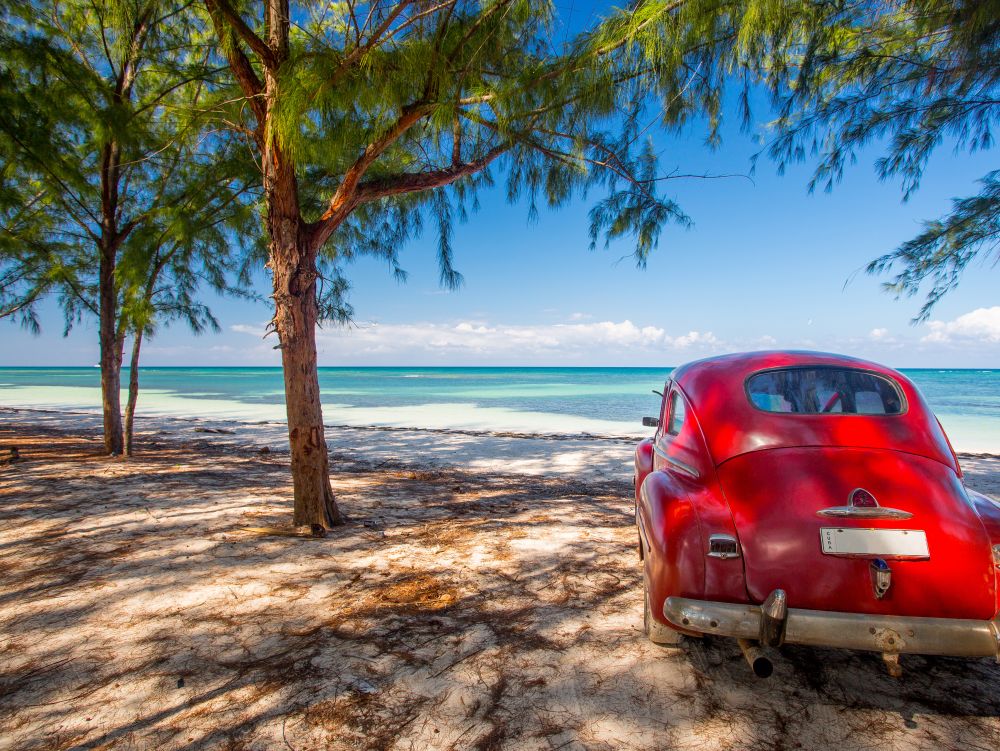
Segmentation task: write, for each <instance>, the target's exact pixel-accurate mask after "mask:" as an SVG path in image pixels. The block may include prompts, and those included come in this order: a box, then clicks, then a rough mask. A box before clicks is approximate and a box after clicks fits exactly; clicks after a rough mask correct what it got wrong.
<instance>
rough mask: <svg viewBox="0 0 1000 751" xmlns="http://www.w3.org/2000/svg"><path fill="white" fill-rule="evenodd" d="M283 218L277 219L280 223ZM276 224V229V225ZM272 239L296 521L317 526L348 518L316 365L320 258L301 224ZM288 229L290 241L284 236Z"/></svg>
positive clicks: (276, 318) (316, 528)
mask: <svg viewBox="0 0 1000 751" xmlns="http://www.w3.org/2000/svg"><path fill="white" fill-rule="evenodd" d="M278 223H282V222H275V223H273V224H278ZM273 224H272V229H277V228H274V227H273ZM275 234H276V235H277V237H275V235H272V238H274V239H272V241H271V269H272V273H273V274H274V301H275V311H274V326H275V330H276V331H277V334H278V340H279V343H280V347H281V366H282V370H283V371H284V376H285V408H286V411H287V414H288V441H289V444H290V446H291V452H292V483H293V486H294V492H295V514H294V523H295V524H296V525H309V526H310V527H312V528H313V530H314V531H315V532H320V531H322V530H326V529H329V528H331V527H334V526H336V525H338V524H342V523H343V518H342V517H341V514H340V510H339V509H338V508H337V502H336V501H335V500H334V497H333V490H332V489H331V487H330V460H329V453H328V451H327V447H326V434H325V431H324V429H323V407H322V404H321V403H320V394H319V372H318V371H317V368H316V318H317V312H318V311H317V305H316V260H315V255H314V254H313V253H312V252H310V250H309V249H308V244H307V243H306V242H304V241H303V240H302V239H301V238H300V237H299V234H300V230H299V228H297V227H296V230H295V231H294V232H293V233H290V234H293V235H294V236H295V238H294V241H292V242H288V241H289V240H292V238H290V237H288V236H287V235H286V234H285V233H282V232H277V233H275ZM282 235H285V238H284V239H285V242H282Z"/></svg>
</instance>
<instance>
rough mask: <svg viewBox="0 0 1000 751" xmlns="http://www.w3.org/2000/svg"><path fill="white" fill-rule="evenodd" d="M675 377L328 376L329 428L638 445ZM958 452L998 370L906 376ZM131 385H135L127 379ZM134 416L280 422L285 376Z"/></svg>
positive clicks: (78, 376) (579, 373) (22, 375)
mask: <svg viewBox="0 0 1000 751" xmlns="http://www.w3.org/2000/svg"><path fill="white" fill-rule="evenodd" d="M669 372H670V368H321V369H320V386H321V389H322V395H323V404H324V414H325V417H326V421H327V423H328V424H331V425H390V426H397V427H413V428H455V429H465V430H488V431H514V432H527V433H558V434H568V435H574V434H579V433H595V434H609V435H619V436H639V435H645V434H646V433H648V432H649V431H648V429H644V428H642V426H641V424H640V420H641V418H642V416H643V415H652V414H656V410H657V405H658V401H659V398H658V397H656V396H654V395H653V394H652V393H651V390H652V389H654V388H655V389H658V388H661V387H662V386H663V381H664V379H665V377H666V376H667V374H668V373H669ZM903 372H904V373H905V374H906V375H907V376H909V377H910V378H911V379H912V380H913V381H914V383H916V384H917V386H918V387H919V388H920V390H921V391H922V392H923V393H924V395H925V397H926V398H927V400H928V401H929V402H930V404H931V406H932V407H933V409H934V411H935V412H936V414H937V416H938V418H939V419H940V420H941V422H942V424H943V425H944V426H945V429H946V430H947V431H948V435H949V437H950V438H951V440H952V443H953V444H954V445H955V448H956V449H957V450H959V451H968V452H988V453H998V454H1000V370H935V369H927V370H904V371H903ZM122 380H123V381H127V376H125V377H123V379H122ZM141 385H142V391H141V394H140V399H139V409H138V413H139V414H140V415H145V416H170V417H182V418H195V419H211V420H239V421H268V422H270V421H282V420H283V419H284V403H283V387H282V376H281V370H280V369H279V368H143V369H142V370H141ZM0 406H6V407H33V408H42V409H68V410H85V411H95V412H96V411H98V410H99V408H100V380H99V371H98V369H97V368H0Z"/></svg>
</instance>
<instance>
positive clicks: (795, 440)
mask: <svg viewBox="0 0 1000 751" xmlns="http://www.w3.org/2000/svg"><path fill="white" fill-rule="evenodd" d="M788 367H843V368H854V369H859V370H865V371H869V372H873V373H877V374H879V375H882V376H884V377H886V378H889V379H890V380H891V381H893V382H894V383H895V384H897V385H898V386H899V389H900V391H901V392H902V394H903V398H904V404H905V410H904V412H903V414H900V415H856V414H846V415H845V414H839V413H837V414H825V415H817V414H800V413H775V412H765V411H763V410H760V409H757V408H756V407H754V406H753V405H752V404H751V403H750V399H749V397H748V396H747V392H746V386H745V384H746V379H747V378H749V377H750V376H751V375H753V374H754V373H758V372H760V371H762V370H771V369H775V368H788ZM671 378H672V379H673V381H674V382H675V383H676V384H677V385H678V387H679V388H680V389H681V391H683V392H684V395H685V396H686V397H687V399H688V402H689V403H690V405H691V407H692V409H693V411H694V413H695V415H696V417H697V419H698V422H699V424H700V425H701V429H702V433H703V435H704V437H705V441H706V444H707V446H708V450H709V452H710V453H711V455H712V459H713V460H714V461H715V463H716V464H721V463H723V462H724V461H726V460H728V459H731V458H733V457H734V456H739V455H740V454H745V453H748V452H751V451H760V450H766V449H775V448H790V447H801V446H823V447H826V446H851V447H864V448H875V449H889V450H894V451H902V452H906V453H911V454H918V455H921V456H926V457H928V458H931V459H935V460H937V461H940V462H943V463H944V464H947V465H948V466H950V467H952V468H953V469H955V470H956V471H957V470H958V466H957V463H956V461H955V457H954V455H953V454H952V451H951V447H950V445H949V444H948V440H947V438H945V435H944V431H943V430H942V429H941V426H940V425H939V424H938V422H937V419H936V418H935V417H934V414H933V412H932V411H931V409H930V407H928V405H927V403H926V401H925V400H924V398H923V396H922V395H921V393H920V392H919V391H918V390H917V388H916V387H915V386H914V385H913V383H912V382H911V381H910V380H909V379H908V378H907V377H906V376H904V375H903V374H902V373H899V372H898V371H896V370H893V369H892V368H887V367H886V366H884V365H880V364H878V363H875V362H871V361H869V360H861V359H858V358H855V357H847V356H845V355H837V354H832V353H828V352H805V351H796V350H777V351H765V352H743V353H735V354H729V355H722V356H719V357H710V358H708V359H705V360H697V361H695V362H691V363H688V364H687V365H682V366H680V367H679V368H676V369H675V370H674V371H673V373H672V374H671Z"/></svg>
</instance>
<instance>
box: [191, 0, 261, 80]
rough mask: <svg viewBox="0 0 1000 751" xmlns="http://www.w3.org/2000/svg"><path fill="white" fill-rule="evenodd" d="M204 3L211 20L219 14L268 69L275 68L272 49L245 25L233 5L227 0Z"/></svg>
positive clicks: (208, 0)
mask: <svg viewBox="0 0 1000 751" xmlns="http://www.w3.org/2000/svg"><path fill="white" fill-rule="evenodd" d="M205 5H206V6H207V7H208V12H209V13H211V14H212V20H213V21H214V20H215V16H216V14H218V15H219V16H221V17H222V18H223V19H224V20H225V22H226V24H227V25H228V26H229V28H231V29H232V30H233V31H235V32H236V33H237V34H238V35H239V37H240V39H242V40H243V41H244V42H246V43H247V46H248V47H249V48H250V49H252V50H253V52H254V54H255V55H257V57H259V58H260V61H261V62H262V63H264V66H265V67H266V68H268V70H277V68H278V61H277V58H276V57H275V55H274V51H273V50H272V49H271V48H270V47H268V45H267V43H266V42H265V41H264V40H263V39H261V38H260V37H259V36H257V35H256V34H255V33H254V30H253V29H251V28H250V27H249V26H247V24H246V22H245V21H244V20H243V18H242V17H241V16H240V14H239V13H237V12H236V10H235V9H234V8H233V6H231V5H230V4H229V2H228V0H205Z"/></svg>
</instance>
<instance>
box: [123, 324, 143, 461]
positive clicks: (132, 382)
mask: <svg viewBox="0 0 1000 751" xmlns="http://www.w3.org/2000/svg"><path fill="white" fill-rule="evenodd" d="M140 347H142V330H141V329H140V330H137V331H136V332H135V339H134V340H133V341H132V359H131V361H130V362H129V366H128V402H126V404H125V456H132V436H133V428H132V426H133V424H134V422H135V404H136V402H137V401H139V348H140Z"/></svg>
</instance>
